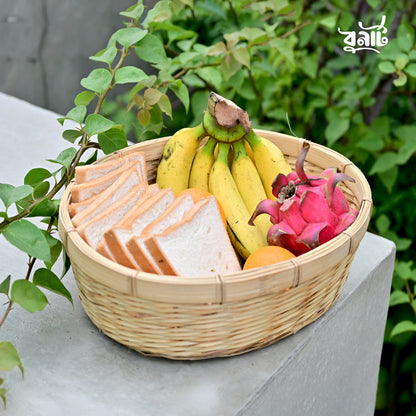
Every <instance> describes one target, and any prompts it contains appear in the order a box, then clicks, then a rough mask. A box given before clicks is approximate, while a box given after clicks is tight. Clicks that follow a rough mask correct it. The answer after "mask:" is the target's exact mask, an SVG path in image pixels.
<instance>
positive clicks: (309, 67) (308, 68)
mask: <svg viewBox="0 0 416 416" xmlns="http://www.w3.org/2000/svg"><path fill="white" fill-rule="evenodd" d="M318 67H319V56H318V54H309V55H306V56H305V57H304V58H303V59H302V66H301V68H302V71H303V72H304V73H305V74H306V75H307V76H308V77H310V78H311V79H316V75H317V73H318Z"/></svg>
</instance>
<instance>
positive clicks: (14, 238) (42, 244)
mask: <svg viewBox="0 0 416 416" xmlns="http://www.w3.org/2000/svg"><path fill="white" fill-rule="evenodd" d="M3 235H4V237H5V238H6V240H7V241H8V242H9V243H10V244H12V245H14V246H15V247H17V248H18V249H19V250H22V251H24V252H25V253H27V254H28V255H29V256H32V257H36V258H38V259H40V260H43V261H51V253H50V249H49V245H48V242H47V241H46V238H45V236H44V235H43V233H42V231H41V230H40V229H39V228H38V227H37V226H36V225H34V224H32V223H31V222H30V221H27V220H24V219H22V220H17V221H14V222H12V223H10V224H9V225H8V226H7V227H6V229H5V230H4V231H3Z"/></svg>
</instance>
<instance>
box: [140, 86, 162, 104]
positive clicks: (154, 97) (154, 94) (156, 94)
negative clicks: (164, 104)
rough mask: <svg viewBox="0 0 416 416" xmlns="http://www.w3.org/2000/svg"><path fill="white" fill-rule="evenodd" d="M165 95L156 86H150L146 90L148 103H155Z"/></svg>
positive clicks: (145, 96)
mask: <svg viewBox="0 0 416 416" xmlns="http://www.w3.org/2000/svg"><path fill="white" fill-rule="evenodd" d="M162 95H163V93H162V92H161V91H159V90H158V89H156V88H148V89H147V90H146V91H145V92H144V99H145V100H146V103H147V104H148V105H155V104H157V102H158V101H159V100H160V97H161V96H162Z"/></svg>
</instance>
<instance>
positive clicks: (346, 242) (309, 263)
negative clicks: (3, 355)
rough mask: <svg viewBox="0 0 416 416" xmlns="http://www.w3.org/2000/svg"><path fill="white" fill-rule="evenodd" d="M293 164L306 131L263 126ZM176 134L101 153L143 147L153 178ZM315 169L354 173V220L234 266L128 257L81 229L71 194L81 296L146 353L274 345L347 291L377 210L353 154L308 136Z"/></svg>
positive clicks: (204, 354) (69, 240)
mask: <svg viewBox="0 0 416 416" xmlns="http://www.w3.org/2000/svg"><path fill="white" fill-rule="evenodd" d="M256 132H257V133H258V134H259V135H262V136H263V137H266V138H268V139H270V140H271V141H273V142H274V143H276V144H277V145H278V146H279V147H280V148H281V149H282V151H283V152H284V153H285V155H286V157H287V159H288V161H289V163H290V164H291V166H292V167H293V166H294V164H295V161H296V158H297V157H298V155H299V152H300V150H301V149H302V147H303V145H304V143H305V140H304V139H298V138H295V137H292V136H288V135H284V134H279V133H274V132H270V131H265V130H256ZM168 139H169V137H165V138H160V139H155V140H152V141H149V142H144V143H140V144H135V145H132V146H129V147H128V148H125V149H123V150H121V151H118V152H115V153H114V154H111V155H108V156H106V157H104V158H103V159H101V160H100V161H98V162H97V163H100V162H103V161H107V160H109V159H111V158H117V157H120V155H122V154H126V153H129V152H134V151H138V150H141V151H144V152H145V154H146V159H147V171H148V178H149V183H151V182H154V180H155V173H156V169H157V164H158V161H159V158H160V155H161V153H162V149H163V147H164V145H165V143H166V141H167V140H168ZM310 144H311V148H310V150H309V152H308V155H307V160H306V162H305V170H306V172H307V173H309V174H319V173H320V172H321V171H323V170H324V169H325V168H327V167H334V166H335V167H337V168H338V169H339V171H341V172H344V173H345V174H347V175H349V176H351V177H353V178H354V179H355V183H352V182H342V184H341V187H342V189H343V191H344V193H345V194H346V197H347V199H348V201H349V203H350V205H351V206H353V207H355V208H356V209H358V210H359V214H358V217H357V219H356V220H355V221H354V223H353V224H352V225H351V226H350V227H349V228H348V229H347V230H345V231H344V232H343V233H342V234H340V235H339V236H337V237H335V238H333V239H332V240H331V241H329V242H327V243H325V244H323V245H321V246H319V247H317V248H315V249H314V250H311V251H310V252H308V253H306V254H303V255H301V256H298V257H297V258H295V259H292V260H288V261H285V262H282V263H278V264H276V265H272V266H266V267H263V268H257V269H252V270H247V271H242V272H239V273H235V274H230V275H226V276H219V275H216V276H206V277H183V276H160V275H154V274H150V273H144V272H138V271H136V270H133V269H130V268H127V267H124V266H121V265H119V264H116V263H114V262H112V261H111V260H108V259H107V258H105V257H103V256H101V255H99V254H98V253H96V252H95V251H94V250H93V249H92V248H90V247H89V246H88V245H87V244H86V243H85V242H84V240H83V239H82V238H81V237H80V236H79V235H78V233H77V232H76V231H75V230H74V228H73V226H72V223H71V220H70V217H69V213H68V204H69V201H70V198H71V184H70V185H69V186H68V187H67V189H66V191H65V193H64V195H63V197H62V202H61V205H60V211H59V226H58V227H59V234H60V237H61V239H62V241H63V244H64V246H65V248H66V251H67V253H68V256H69V257H70V259H71V262H72V268H73V272H74V276H75V279H76V282H77V286H78V290H79V296H80V299H81V302H82V305H83V308H84V309H85V312H86V313H87V315H88V316H89V318H90V319H91V321H92V322H93V323H94V324H95V325H96V326H97V327H98V329H99V330H100V331H102V332H103V333H104V334H106V335H107V336H109V337H111V338H112V339H114V340H115V341H117V342H119V343H121V344H123V345H126V346H127V347H129V348H132V349H134V350H136V351H138V352H140V353H142V354H145V355H151V356H162V357H166V358H170V359H184V360H196V359H206V358H212V357H224V356H232V355H237V354H241V353H245V352H247V351H250V350H255V349H258V348H262V347H265V346H268V345H270V344H272V343H274V342H276V341H277V340H280V339H282V338H284V337H287V336H288V335H291V334H293V333H295V332H297V331H299V330H300V329H301V328H303V327H304V326H306V325H308V324H310V323H311V322H313V321H315V320H316V319H317V318H318V317H320V316H321V315H322V314H323V313H324V312H325V311H327V310H328V308H330V307H331V305H333V303H334V302H335V301H336V300H337V298H338V297H339V295H340V293H341V290H342V287H343V285H344V283H345V281H346V279H347V277H348V274H349V270H350V266H351V263H352V260H353V257H354V254H355V252H356V250H357V248H358V245H359V243H360V241H361V239H362V238H363V236H364V234H365V232H366V230H367V227H368V222H369V219H370V215H371V210H372V200H371V190H370V187H369V185H368V182H367V180H366V178H365V177H364V175H363V174H362V172H361V171H360V170H359V169H358V168H357V167H356V166H355V165H354V164H353V163H352V162H351V161H350V160H348V159H347V158H345V157H344V156H342V155H340V154H339V153H337V152H335V151H333V150H331V149H328V148H326V147H324V146H321V145H318V144H315V143H310Z"/></svg>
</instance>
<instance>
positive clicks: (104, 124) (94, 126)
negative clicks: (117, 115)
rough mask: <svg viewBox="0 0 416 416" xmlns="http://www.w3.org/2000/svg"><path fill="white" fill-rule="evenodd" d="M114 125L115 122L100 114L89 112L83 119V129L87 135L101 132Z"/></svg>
mask: <svg viewBox="0 0 416 416" xmlns="http://www.w3.org/2000/svg"><path fill="white" fill-rule="evenodd" d="M114 126H115V123H114V122H113V121H111V120H109V119H108V118H106V117H104V116H102V115H101V114H90V115H89V116H88V117H87V119H86V120H85V130H86V131H87V134H88V137H91V136H94V135H95V134H98V133H102V132H104V131H106V130H109V129H111V128H112V127H114Z"/></svg>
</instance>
